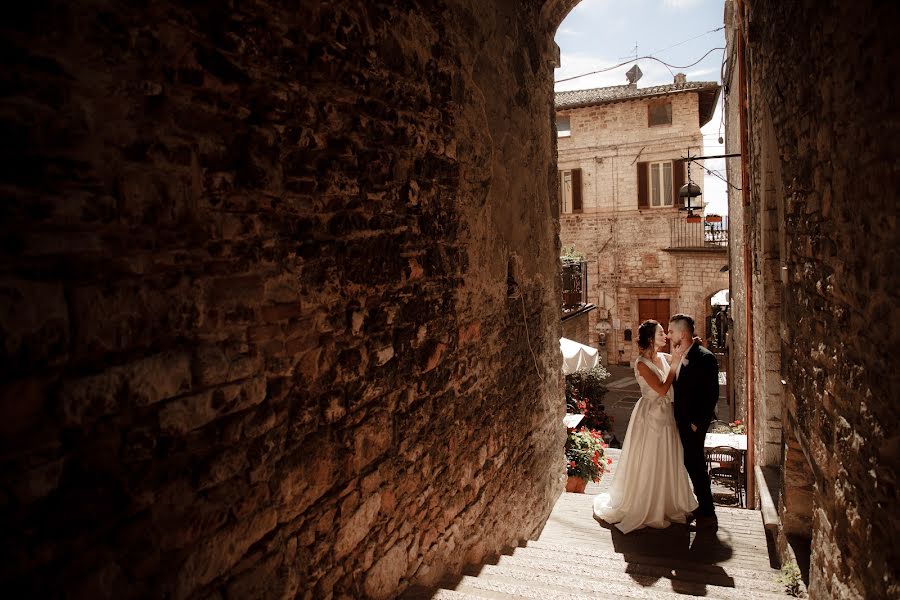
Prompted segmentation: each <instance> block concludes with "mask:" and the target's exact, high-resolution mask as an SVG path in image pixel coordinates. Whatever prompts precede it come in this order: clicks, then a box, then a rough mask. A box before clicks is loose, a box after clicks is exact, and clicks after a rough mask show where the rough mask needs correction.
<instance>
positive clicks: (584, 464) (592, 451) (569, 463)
mask: <svg viewBox="0 0 900 600" xmlns="http://www.w3.org/2000/svg"><path fill="white" fill-rule="evenodd" d="M605 448H606V444H605V443H604V442H603V436H602V434H601V433H600V432H599V431H594V430H591V429H588V428H587V427H582V428H581V429H579V430H577V431H576V430H574V429H573V430H571V431H569V436H568V438H567V439H566V475H568V480H567V481H566V491H567V492H576V493H579V494H582V493H584V488H585V486H587V482H588V481H593V482H594V483H597V482H599V481H600V477H601V476H602V475H603V473H604V472H605V471H606V467H607V465H610V464H612V459H611V458H607V456H606V453H605Z"/></svg>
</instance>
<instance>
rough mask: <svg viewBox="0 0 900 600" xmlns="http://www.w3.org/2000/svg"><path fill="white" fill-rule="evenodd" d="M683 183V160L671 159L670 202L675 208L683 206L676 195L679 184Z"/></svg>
mask: <svg viewBox="0 0 900 600" xmlns="http://www.w3.org/2000/svg"><path fill="white" fill-rule="evenodd" d="M683 185H684V160H673V161H672V204H674V205H675V208H679V207H682V206H684V201H683V200H682V199H681V198H679V197H678V192H679V191H681V186H683Z"/></svg>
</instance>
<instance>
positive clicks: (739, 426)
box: [728, 419, 747, 434]
mask: <svg viewBox="0 0 900 600" xmlns="http://www.w3.org/2000/svg"><path fill="white" fill-rule="evenodd" d="M728 426H729V427H731V433H738V434H744V433H746V432H747V426H746V425H744V424H743V423H742V422H741V421H740V419H738V420H736V421H732V422H731V423H729V424H728Z"/></svg>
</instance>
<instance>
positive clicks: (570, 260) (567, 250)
mask: <svg viewBox="0 0 900 600" xmlns="http://www.w3.org/2000/svg"><path fill="white" fill-rule="evenodd" d="M559 259H560V260H561V261H563V263H564V264H576V263H580V262H583V261H584V254H582V253H581V252H579V251H578V250H576V249H575V246H574V244H573V245H572V246H563V249H562V254H561V255H560V257H559Z"/></svg>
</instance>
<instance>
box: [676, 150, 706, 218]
mask: <svg viewBox="0 0 900 600" xmlns="http://www.w3.org/2000/svg"><path fill="white" fill-rule="evenodd" d="M687 159H688V163H687V183H685V184H684V185H683V186H681V189H680V190H678V197H679V198H681V199H682V200H683V201H684V206H683V207H679V210H686V211H687V222H688V223H699V222H700V221H701V220H702V217H701V216H700V215H695V214H694V211H695V210H701V209H702V208H703V206H702V205H700V204H699V203H698V204H696V205H695V204H694V199H695V198H697V197H698V196H700V195H701V194H703V191H702V190H701V189H700V186H699V185H697V184H696V183H694V182H693V181H691V153H690V151H688V156H687Z"/></svg>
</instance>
